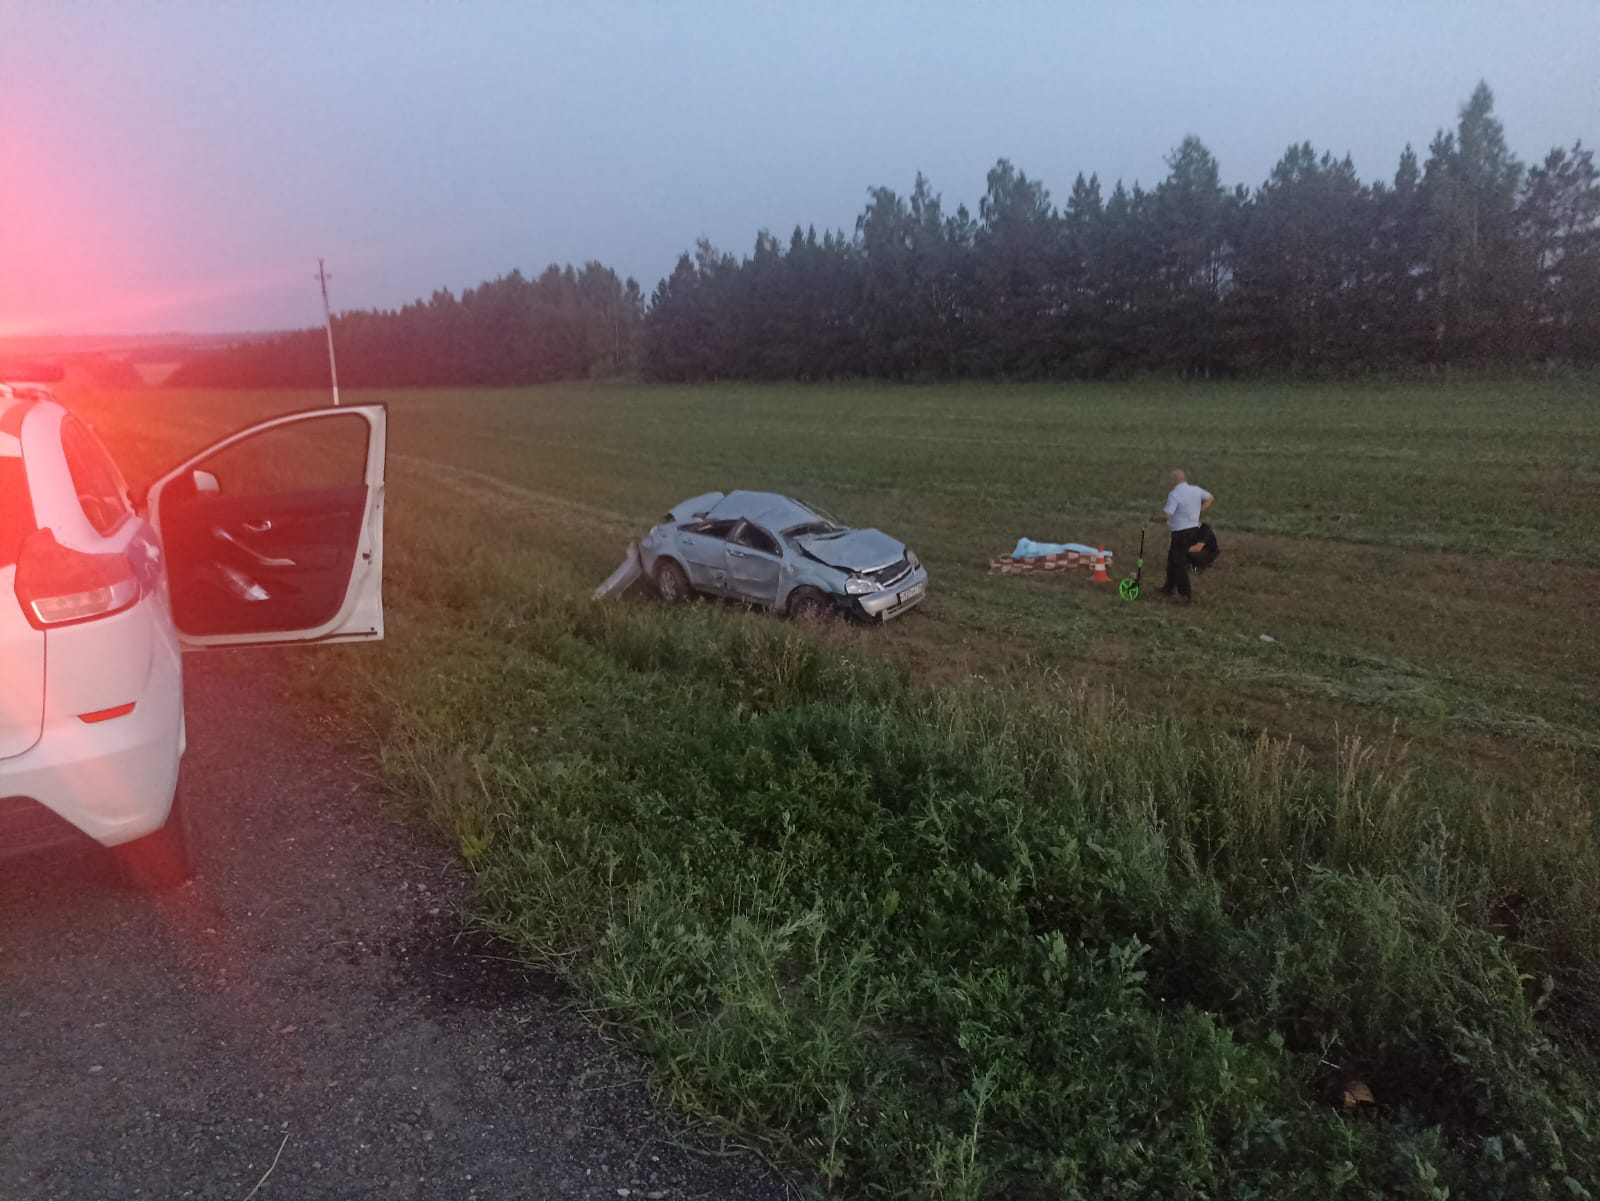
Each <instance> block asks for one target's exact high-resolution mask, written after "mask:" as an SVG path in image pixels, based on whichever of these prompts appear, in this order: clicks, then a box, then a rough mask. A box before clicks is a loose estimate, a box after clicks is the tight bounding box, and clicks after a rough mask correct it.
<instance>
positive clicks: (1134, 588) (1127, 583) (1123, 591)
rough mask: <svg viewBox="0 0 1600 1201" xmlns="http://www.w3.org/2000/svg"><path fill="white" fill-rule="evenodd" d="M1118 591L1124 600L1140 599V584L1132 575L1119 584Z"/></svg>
mask: <svg viewBox="0 0 1600 1201" xmlns="http://www.w3.org/2000/svg"><path fill="white" fill-rule="evenodd" d="M1117 592H1118V594H1119V595H1120V596H1121V597H1122V599H1123V600H1128V601H1131V600H1138V599H1139V585H1138V583H1137V582H1135V581H1134V580H1133V578H1132V577H1129V578H1128V579H1125V580H1123V581H1122V583H1120V584H1118V585H1117Z"/></svg>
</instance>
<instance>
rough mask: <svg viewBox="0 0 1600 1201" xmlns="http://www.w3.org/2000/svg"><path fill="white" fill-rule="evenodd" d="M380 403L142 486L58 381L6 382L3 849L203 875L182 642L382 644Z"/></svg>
mask: <svg viewBox="0 0 1600 1201" xmlns="http://www.w3.org/2000/svg"><path fill="white" fill-rule="evenodd" d="M385 416H386V415H385V410H384V408H383V406H381V405H347V406H344V407H341V408H329V409H316V410H312V411H308V412H301V413H292V414H288V415H285V416H282V417H277V418H274V419H272V420H269V421H264V422H262V423H260V424H258V425H254V426H251V427H249V428H247V429H244V430H240V431H239V432H237V433H235V434H233V435H231V436H229V437H228V438H225V439H223V440H222V441H221V442H218V443H215V444H214V445H212V446H210V447H208V448H206V449H205V450H203V451H201V452H200V453H199V454H196V455H194V456H192V457H191V458H190V459H189V460H187V461H186V462H184V463H182V464H180V465H179V466H178V467H177V468H175V469H174V470H172V471H171V472H169V473H167V474H166V475H164V476H162V477H161V478H160V479H159V480H157V481H156V483H155V484H153V485H152V486H151V487H150V489H149V491H148V495H147V496H146V497H143V498H135V497H134V496H133V495H132V494H131V493H130V491H129V488H128V486H127V484H126V483H125V482H124V480H123V477H122V474H121V473H120V472H119V471H118V469H117V466H116V464H115V463H114V462H113V461H112V459H111V457H110V456H109V455H108V454H107V453H106V451H105V448H104V447H103V446H101V444H100V442H99V440H98V439H97V438H96V437H95V435H94V434H93V432H92V431H91V430H90V428H89V427H88V426H86V425H85V424H84V423H83V422H82V421H80V420H79V419H78V418H77V417H75V416H74V415H73V414H72V413H71V412H69V411H68V410H67V409H66V408H64V407H63V406H62V405H60V404H59V403H57V402H56V401H55V399H54V398H53V397H52V396H51V394H50V393H49V391H48V390H47V389H44V388H41V387H37V386H34V385H25V384H11V385H6V384H0V861H6V860H11V859H13V858H14V857H15V856H17V855H20V854H23V853H32V852H35V851H38V850H41V849H43V848H47V847H52V846H56V845H59V844H63V843H71V842H79V843H81V842H83V841H84V839H89V840H92V841H93V842H96V843H99V844H100V845H101V846H103V847H107V848H109V849H110V850H111V851H112V852H113V854H114V855H115V856H116V858H117V860H118V861H119V863H120V865H121V867H122V869H123V873H124V876H125V878H127V879H128V880H129V882H131V883H133V884H135V885H139V886H145V887H165V886H169V885H172V884H176V883H179V882H181V881H183V880H186V879H188V878H189V876H190V873H191V865H190V846H189V837H188V820H189V819H188V816H187V811H188V805H187V803H186V802H185V800H184V799H182V798H180V797H179V796H178V790H177V783H178V764H179V761H180V760H181V758H182V756H183V752H184V746H185V729H184V714H183V673H182V668H181V663H180V651H181V650H183V649H189V648H203V647H226V646H248V645H264V644H282V643H309V642H316V643H324V642H351V641H376V640H378V639H381V638H382V637H383V600H382V588H381V585H382V579H383V475H384V453H385ZM24 870H26V869H25V868H24Z"/></svg>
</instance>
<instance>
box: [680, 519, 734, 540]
mask: <svg viewBox="0 0 1600 1201" xmlns="http://www.w3.org/2000/svg"><path fill="white" fill-rule="evenodd" d="M738 524H739V523H738V522H736V521H697V522H694V523H693V524H691V525H686V526H684V527H683V528H684V529H685V530H686V531H688V532H689V533H691V534H703V535H705V536H706V537H707V538H726V537H727V536H728V535H729V534H731V533H733V527H734V526H736V525H738Z"/></svg>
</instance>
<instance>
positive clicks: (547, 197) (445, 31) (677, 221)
mask: <svg viewBox="0 0 1600 1201" xmlns="http://www.w3.org/2000/svg"><path fill="white" fill-rule="evenodd" d="M1596 47H1600V3H1597V2H1596V0H1567V2H1564V3H1541V2H1537V0H1530V2H1527V3H1511V2H1506V3H1500V4H1486V3H1471V2H1466V0H1454V2H1451V3H1406V2H1405V0H1389V2H1388V3H1357V2H1354V0H1351V2H1346V3H1335V4H1312V3H1254V4H1247V3H1203V2H1198V0H1196V2H1189V3H1147V4H1136V3H1125V4H1120V5H1113V4H1107V3H1104V2H1103V0H1102V2H1101V3H1096V4H1081V5H1080V4H1069V3H1061V2H1057V3H1040V4H1032V3H1020V2H1001V3H991V4H982V5H980V4H976V3H973V4H961V5H958V4H945V3H936V2H934V0H922V2H921V3H907V4H898V3H894V4H890V3H883V4H872V3H866V2H862V3H856V4H849V3H839V4H833V3H789V4H783V5H779V4H770V3H768V4H756V3H751V4H743V5H736V4H706V3H702V4H686V3H685V4H673V3H658V4H645V3H638V4H624V3H616V4H608V3H593V4H577V3H560V4H554V3H552V4H547V5H546V4H534V3H517V4H513V3H508V2H499V3H490V2H487V0H483V2H471V0H460V2H451V3H445V2H443V0H435V2H431V3H402V2H400V0H388V2H385V3H354V2H351V0H338V2H336V3H322V4H315V3H310V2H294V0H278V2H276V3H266V2H261V3H252V4H247V3H244V2H242V0H241V2H238V3H228V2H218V3H207V4H201V3H198V2H196V3H183V2H178V0H169V2H166V3H143V2H139V0H116V2H114V3H113V2H110V0H106V2H90V0H76V2H68V0H0V86H3V88H4V95H5V99H4V101H3V102H0V163H3V164H4V179H5V186H4V188H3V189H0V336H3V335H7V334H22V333H28V334H33V333H95V334H101V333H138V332H161V331H180V330H181V331H188V332H218V331H243V330H253V329H275V328H286V327H294V326H305V325H313V324H317V323H318V322H320V320H321V308H320V303H321V302H320V299H319V297H318V294H317V289H316V284H315V282H314V280H313V275H314V273H315V270H316V259H317V256H319V255H322V256H325V257H326V258H327V260H328V265H329V270H330V271H331V272H332V274H333V280H332V284H331V289H332V294H333V302H334V307H335V308H336V309H355V308H373V307H383V308H392V307H398V306H399V305H402V304H404V303H406V302H408V301H410V300H413V299H416V298H417V297H419V296H422V297H425V296H427V295H428V294H429V293H430V292H432V291H433V290H434V289H435V288H450V289H452V290H453V291H456V292H460V291H461V290H462V289H464V288H468V287H471V286H473V285H475V284H477V283H479V282H481V281H483V280H485V279H488V278H492V277H494V276H497V275H501V274H504V273H506V272H508V271H510V270H511V269H512V268H514V267H516V268H521V269H522V271H523V272H524V273H527V274H534V273H537V272H538V271H539V270H541V269H542V268H543V267H544V266H545V265H546V264H548V263H550V262H552V261H555V262H563V263H564V262H568V261H571V262H574V263H581V262H583V261H584V260H587V259H599V260H601V261H603V262H605V263H607V264H610V265H612V266H614V267H615V268H616V269H617V270H618V271H619V272H620V273H622V274H624V275H633V276H635V277H637V278H638V279H639V281H640V283H641V285H642V286H643V287H644V289H645V292H646V294H648V293H649V292H650V290H651V289H653V288H654V286H655V284H656V282H657V281H658V280H659V279H660V277H661V276H662V275H664V274H665V273H666V272H668V271H670V269H671V267H672V264H673V262H674V261H675V259H676V257H677V255H678V254H679V252H681V251H683V250H684V249H687V248H689V247H691V246H692V245H693V243H694V240H695V239H696V238H698V237H700V236H702V235H703V236H706V237H709V238H710V239H711V240H712V241H713V242H714V243H716V244H717V245H718V246H719V247H722V248H724V249H727V250H733V251H736V252H738V253H741V254H743V253H746V252H748V250H749V248H750V246H751V244H752V242H753V241H754V238H755V234H756V231H757V230H758V229H761V228H768V229H771V230H773V231H774V232H775V233H777V234H779V236H780V237H783V238H785V239H787V237H788V234H789V232H790V230H791V229H792V228H793V227H794V225H795V224H796V223H800V224H816V225H817V226H818V228H819V230H820V229H822V228H826V227H832V228H842V229H853V226H854V222H855V218H856V215H857V214H858V213H859V212H860V211H861V208H862V206H863V204H864V202H865V199H866V189H867V188H868V187H869V186H871V185H874V184H887V185H889V186H891V187H894V188H896V189H898V190H902V191H906V190H909V189H910V186H911V183H912V180H913V178H914V177H915V174H916V172H917V171H918V170H921V171H923V172H924V173H925V174H927V175H928V177H929V178H930V180H931V181H932V183H933V185H934V187H935V188H936V189H937V190H938V191H940V192H942V193H943V194H944V199H945V203H946V207H947V208H948V209H949V210H952V211H953V210H954V208H955V206H956V205H957V204H958V203H966V204H967V205H968V206H969V207H971V208H972V209H973V210H974V212H976V209H977V202H978V199H979V197H980V196H981V195H982V193H983V188H984V176H985V173H986V172H987V171H988V169H989V167H990V166H992V165H993V163H994V161H995V159H996V158H998V157H1000V156H1002V155H1004V156H1006V157H1008V158H1010V159H1011V160H1012V161H1013V162H1015V163H1016V164H1017V165H1018V166H1019V167H1020V168H1022V169H1023V170H1025V171H1026V172H1027V173H1028V174H1029V175H1030V176H1036V177H1039V178H1042V179H1043V180H1044V181H1045V183H1046V184H1047V185H1048V186H1049V188H1050V190H1051V193H1052V195H1053V197H1054V198H1055V199H1056V200H1057V201H1058V202H1059V201H1061V200H1063V199H1064V198H1065V196H1066V194H1067V192H1068V190H1069V189H1070V187H1071V184H1072V179H1073V176H1074V175H1075V174H1076V173H1077V172H1078V171H1079V170H1082V171H1085V172H1089V171H1098V172H1099V173H1100V176H1101V178H1102V179H1103V180H1105V181H1106V183H1107V186H1108V188H1109V186H1110V183H1111V182H1112V181H1114V180H1115V179H1117V178H1118V177H1120V178H1122V179H1125V180H1127V181H1128V182H1130V183H1131V182H1132V181H1133V180H1135V179H1137V180H1140V181H1142V182H1144V183H1146V184H1147V185H1148V184H1153V183H1154V182H1156V181H1157V180H1159V179H1160V178H1161V177H1162V175H1163V174H1164V173H1165V167H1164V165H1163V161H1162V160H1163V157H1164V156H1165V155H1166V154H1167V152H1168V151H1169V150H1170V149H1171V148H1172V147H1173V146H1175V145H1176V144H1177V143H1178V142H1179V140H1180V139H1182V138H1183V136H1184V135H1185V134H1188V133H1194V134H1198V135H1199V136H1200V137H1201V138H1202V139H1203V140H1204V141H1205V143H1206V144H1207V145H1208V146H1209V147H1210V148H1211V150H1212V151H1213V152H1214V153H1215V154H1216V155H1217V157H1218V159H1219V160H1220V162H1221V165H1222V170H1223V176H1224V179H1225V180H1227V181H1228V182H1229V183H1230V184H1231V183H1248V184H1251V185H1254V184H1257V183H1259V182H1261V180H1262V179H1263V178H1264V177H1265V176H1266V174H1267V172H1268V171H1269V170H1270V169H1271V167H1272V164H1273V163H1274V162H1275V161H1276V160H1277V158H1278V157H1279V156H1280V155H1281V154H1282V152H1283V150H1284V148H1285V147H1286V146H1287V145H1288V144H1290V143H1291V142H1296V141H1300V140H1305V139H1309V140H1310V141H1311V142H1312V143H1313V144H1314V145H1315V146H1316V147H1317V148H1318V149H1319V150H1321V149H1329V150H1332V151H1334V152H1335V153H1337V154H1341V155H1342V154H1344V153H1345V152H1346V151H1348V152H1349V153H1350V154H1351V155H1352V156H1353V157H1354V159H1355V162H1356V166H1357V168H1358V170H1359V171H1360V173H1361V175H1362V177H1363V178H1365V179H1373V178H1384V179H1387V178H1389V177H1391V176H1392V175H1393V172H1394V167H1395V161H1396V159H1397V158H1398V156H1399V154H1400V151H1401V148H1402V147H1403V146H1404V145H1405V144H1406V143H1407V142H1408V141H1409V142H1411V143H1413V144H1414V145H1415V146H1416V148H1417V149H1418V151H1419V153H1425V150H1426V146H1427V143H1428V141H1429V139H1430V138H1431V137H1432V136H1433V133H1434V131H1435V130H1436V129H1437V128H1438V127H1439V126H1441V125H1450V124H1452V123H1453V121H1454V119H1455V114H1456V109H1457V107H1458V106H1459V104H1460V103H1461V102H1462V101H1463V100H1465V99H1466V97H1467V95H1468V94H1469V93H1470V92H1471V90H1472V87H1473V85H1474V84H1475V83H1476V82H1477V81H1478V80H1479V79H1480V78H1484V79H1487V80H1488V81H1489V83H1490V85H1491V86H1492V87H1493V88H1494V91H1495V97H1496V107H1497V111H1498V113H1499V115H1500V117H1501V119H1502V120H1503V121H1504V123H1505V126H1506V133H1507V138H1508V140H1509V142H1510V144H1511V146H1512V148H1513V149H1514V150H1515V151H1516V152H1517V153H1518V154H1519V155H1520V156H1521V157H1522V158H1523V159H1524V160H1525V161H1527V160H1533V159H1535V158H1538V157H1542V155H1543V154H1544V153H1545V151H1546V150H1548V149H1549V148H1550V147H1551V146H1552V145H1554V144H1563V145H1570V144H1571V143H1572V142H1573V141H1574V140H1575V139H1578V138H1582V139H1584V141H1585V142H1586V143H1587V144H1591V145H1592V144H1594V143H1595V142H1596V141H1600V67H1597V65H1596V59H1595V52H1596Z"/></svg>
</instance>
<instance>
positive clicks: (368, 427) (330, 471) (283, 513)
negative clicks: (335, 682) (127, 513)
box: [149, 405, 387, 648]
mask: <svg viewBox="0 0 1600 1201" xmlns="http://www.w3.org/2000/svg"><path fill="white" fill-rule="evenodd" d="M386 419H387V411H386V410H385V408H384V407H383V406H382V405H345V406H343V407H339V408H328V409H313V410H309V411H307V412H301V413H290V414H286V415H285V416H282V417H276V418H273V419H272V420H270V421H263V422H262V423H260V424H259V425H253V426H250V427H249V428H248V429H244V430H240V431H239V432H238V433H235V434H232V435H230V436H229V437H227V438H224V439H223V440H222V441H221V442H218V443H216V444H214V445H212V446H210V447H208V448H207V449H205V450H203V451H201V452H200V453H199V454H197V455H195V456H193V457H192V458H190V459H188V460H187V461H186V462H184V463H183V464H181V465H180V466H178V467H177V468H176V469H174V470H173V471H171V472H169V473H168V474H167V475H165V476H163V477H162V478H161V479H159V480H157V481H156V483H155V484H153V485H152V486H151V488H150V494H149V518H150V524H151V525H152V526H154V527H155V529H156V531H157V533H158V534H159V535H160V537H161V542H162V546H163V549H164V551H165V554H166V558H167V578H168V580H169V582H170V586H171V589H172V617H173V622H174V624H175V625H176V626H177V628H178V634H179V636H180V638H181V639H182V641H183V645H184V646H185V647H187V648H197V647H216V646H249V645H259V644H264V643H283V642H290V643H293V642H369V641H375V640H377V639H380V638H382V637H383V592H382V585H383V469H384V454H385V432H386Z"/></svg>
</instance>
